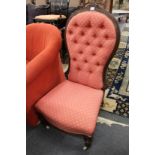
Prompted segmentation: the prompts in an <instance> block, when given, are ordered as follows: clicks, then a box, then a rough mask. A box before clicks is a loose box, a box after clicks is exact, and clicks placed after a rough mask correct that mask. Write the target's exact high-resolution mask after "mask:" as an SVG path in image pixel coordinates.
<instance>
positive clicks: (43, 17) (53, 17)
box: [35, 15, 66, 20]
mask: <svg viewBox="0 0 155 155" xmlns="http://www.w3.org/2000/svg"><path fill="white" fill-rule="evenodd" d="M59 19H66V16H65V15H61V16H60V15H39V16H36V17H35V20H59Z"/></svg>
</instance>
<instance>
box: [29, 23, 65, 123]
mask: <svg viewBox="0 0 155 155" xmlns="http://www.w3.org/2000/svg"><path fill="white" fill-rule="evenodd" d="M60 48H61V35H60V32H59V30H58V29H57V28H56V27H55V26H52V25H50V24H43V23H42V24H37V23H35V24H29V25H27V26H26V114H27V123H28V124H29V125H33V126H35V125H37V123H38V122H39V119H38V115H37V113H36V111H35V109H34V104H35V103H36V101H37V100H39V99H40V98H41V97H42V96H43V95H45V94H46V93H47V92H48V91H49V90H51V89H52V88H53V87H55V86H56V85H57V84H59V83H60V82H62V81H63V80H64V74H63V70H62V66H61V61H60V57H59V51H60Z"/></svg>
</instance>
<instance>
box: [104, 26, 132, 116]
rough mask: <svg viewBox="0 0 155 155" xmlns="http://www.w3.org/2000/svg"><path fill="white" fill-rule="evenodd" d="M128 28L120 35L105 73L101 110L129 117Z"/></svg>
mask: <svg viewBox="0 0 155 155" xmlns="http://www.w3.org/2000/svg"><path fill="white" fill-rule="evenodd" d="M128 40H129V28H128V27H125V28H124V29H123V31H122V33H121V39H120V44H119V47H118V50H117V51H116V54H115V55H114V57H113V58H112V60H111V62H110V64H109V66H108V69H107V72H106V85H107V89H106V90H105V96H104V99H103V105H102V107H101V109H103V110H106V111H108V112H112V113H115V114H118V115H120V116H124V117H129V43H128Z"/></svg>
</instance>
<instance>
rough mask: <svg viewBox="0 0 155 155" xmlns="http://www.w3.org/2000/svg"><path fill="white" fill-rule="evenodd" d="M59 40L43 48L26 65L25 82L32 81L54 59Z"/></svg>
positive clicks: (58, 48)
mask: <svg viewBox="0 0 155 155" xmlns="http://www.w3.org/2000/svg"><path fill="white" fill-rule="evenodd" d="M60 44H61V43H60V41H58V40H57V41H54V42H53V45H52V46H50V47H47V48H46V49H44V50H43V51H42V52H41V53H40V54H38V55H37V56H36V57H35V58H34V59H32V60H31V61H30V62H29V63H28V64H27V65H26V84H29V83H30V82H32V81H33V80H34V79H35V78H36V77H37V76H38V75H39V74H40V73H41V72H42V71H43V70H44V69H45V68H46V67H47V66H48V65H49V64H50V63H51V62H53V61H54V59H55V58H56V56H57V55H58V53H59V50H60Z"/></svg>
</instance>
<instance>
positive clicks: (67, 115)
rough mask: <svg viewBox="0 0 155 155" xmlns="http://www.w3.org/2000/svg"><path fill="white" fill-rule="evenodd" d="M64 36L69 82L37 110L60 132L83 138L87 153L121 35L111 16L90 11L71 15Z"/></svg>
mask: <svg viewBox="0 0 155 155" xmlns="http://www.w3.org/2000/svg"><path fill="white" fill-rule="evenodd" d="M65 36H66V45H67V49H68V52H69V56H70V64H69V74H68V79H67V80H65V81H64V82H62V83H61V84H59V85H58V86H56V87H55V88H54V89H53V90H51V91H50V92H49V93H48V94H47V95H45V96H44V97H43V98H42V99H40V100H39V101H38V102H37V104H36V108H37V110H38V111H39V112H40V113H42V114H43V115H44V117H45V118H46V120H47V121H48V122H49V123H50V124H52V125H54V126H56V127H57V128H59V129H61V130H63V131H66V132H68V133H74V134H79V135H84V140H85V146H84V147H83V149H87V148H88V147H89V146H90V145H91V141H92V137H93V134H94V131H95V127H96V121H97V116H98V113H99V110H100V105H101V103H102V101H103V96H104V86H105V83H104V76H105V70H106V67H107V65H108V63H109V61H110V58H111V57H112V55H113V53H114V52H115V51H116V49H117V47H118V43H119V38H120V32H119V27H118V25H117V22H116V20H115V19H114V17H113V16H112V15H111V14H109V13H108V12H106V11H104V10H100V9H97V8H95V7H88V8H83V9H80V10H78V11H76V12H74V13H73V14H72V15H71V17H70V18H69V19H68V22H67V25H66V35H65Z"/></svg>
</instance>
